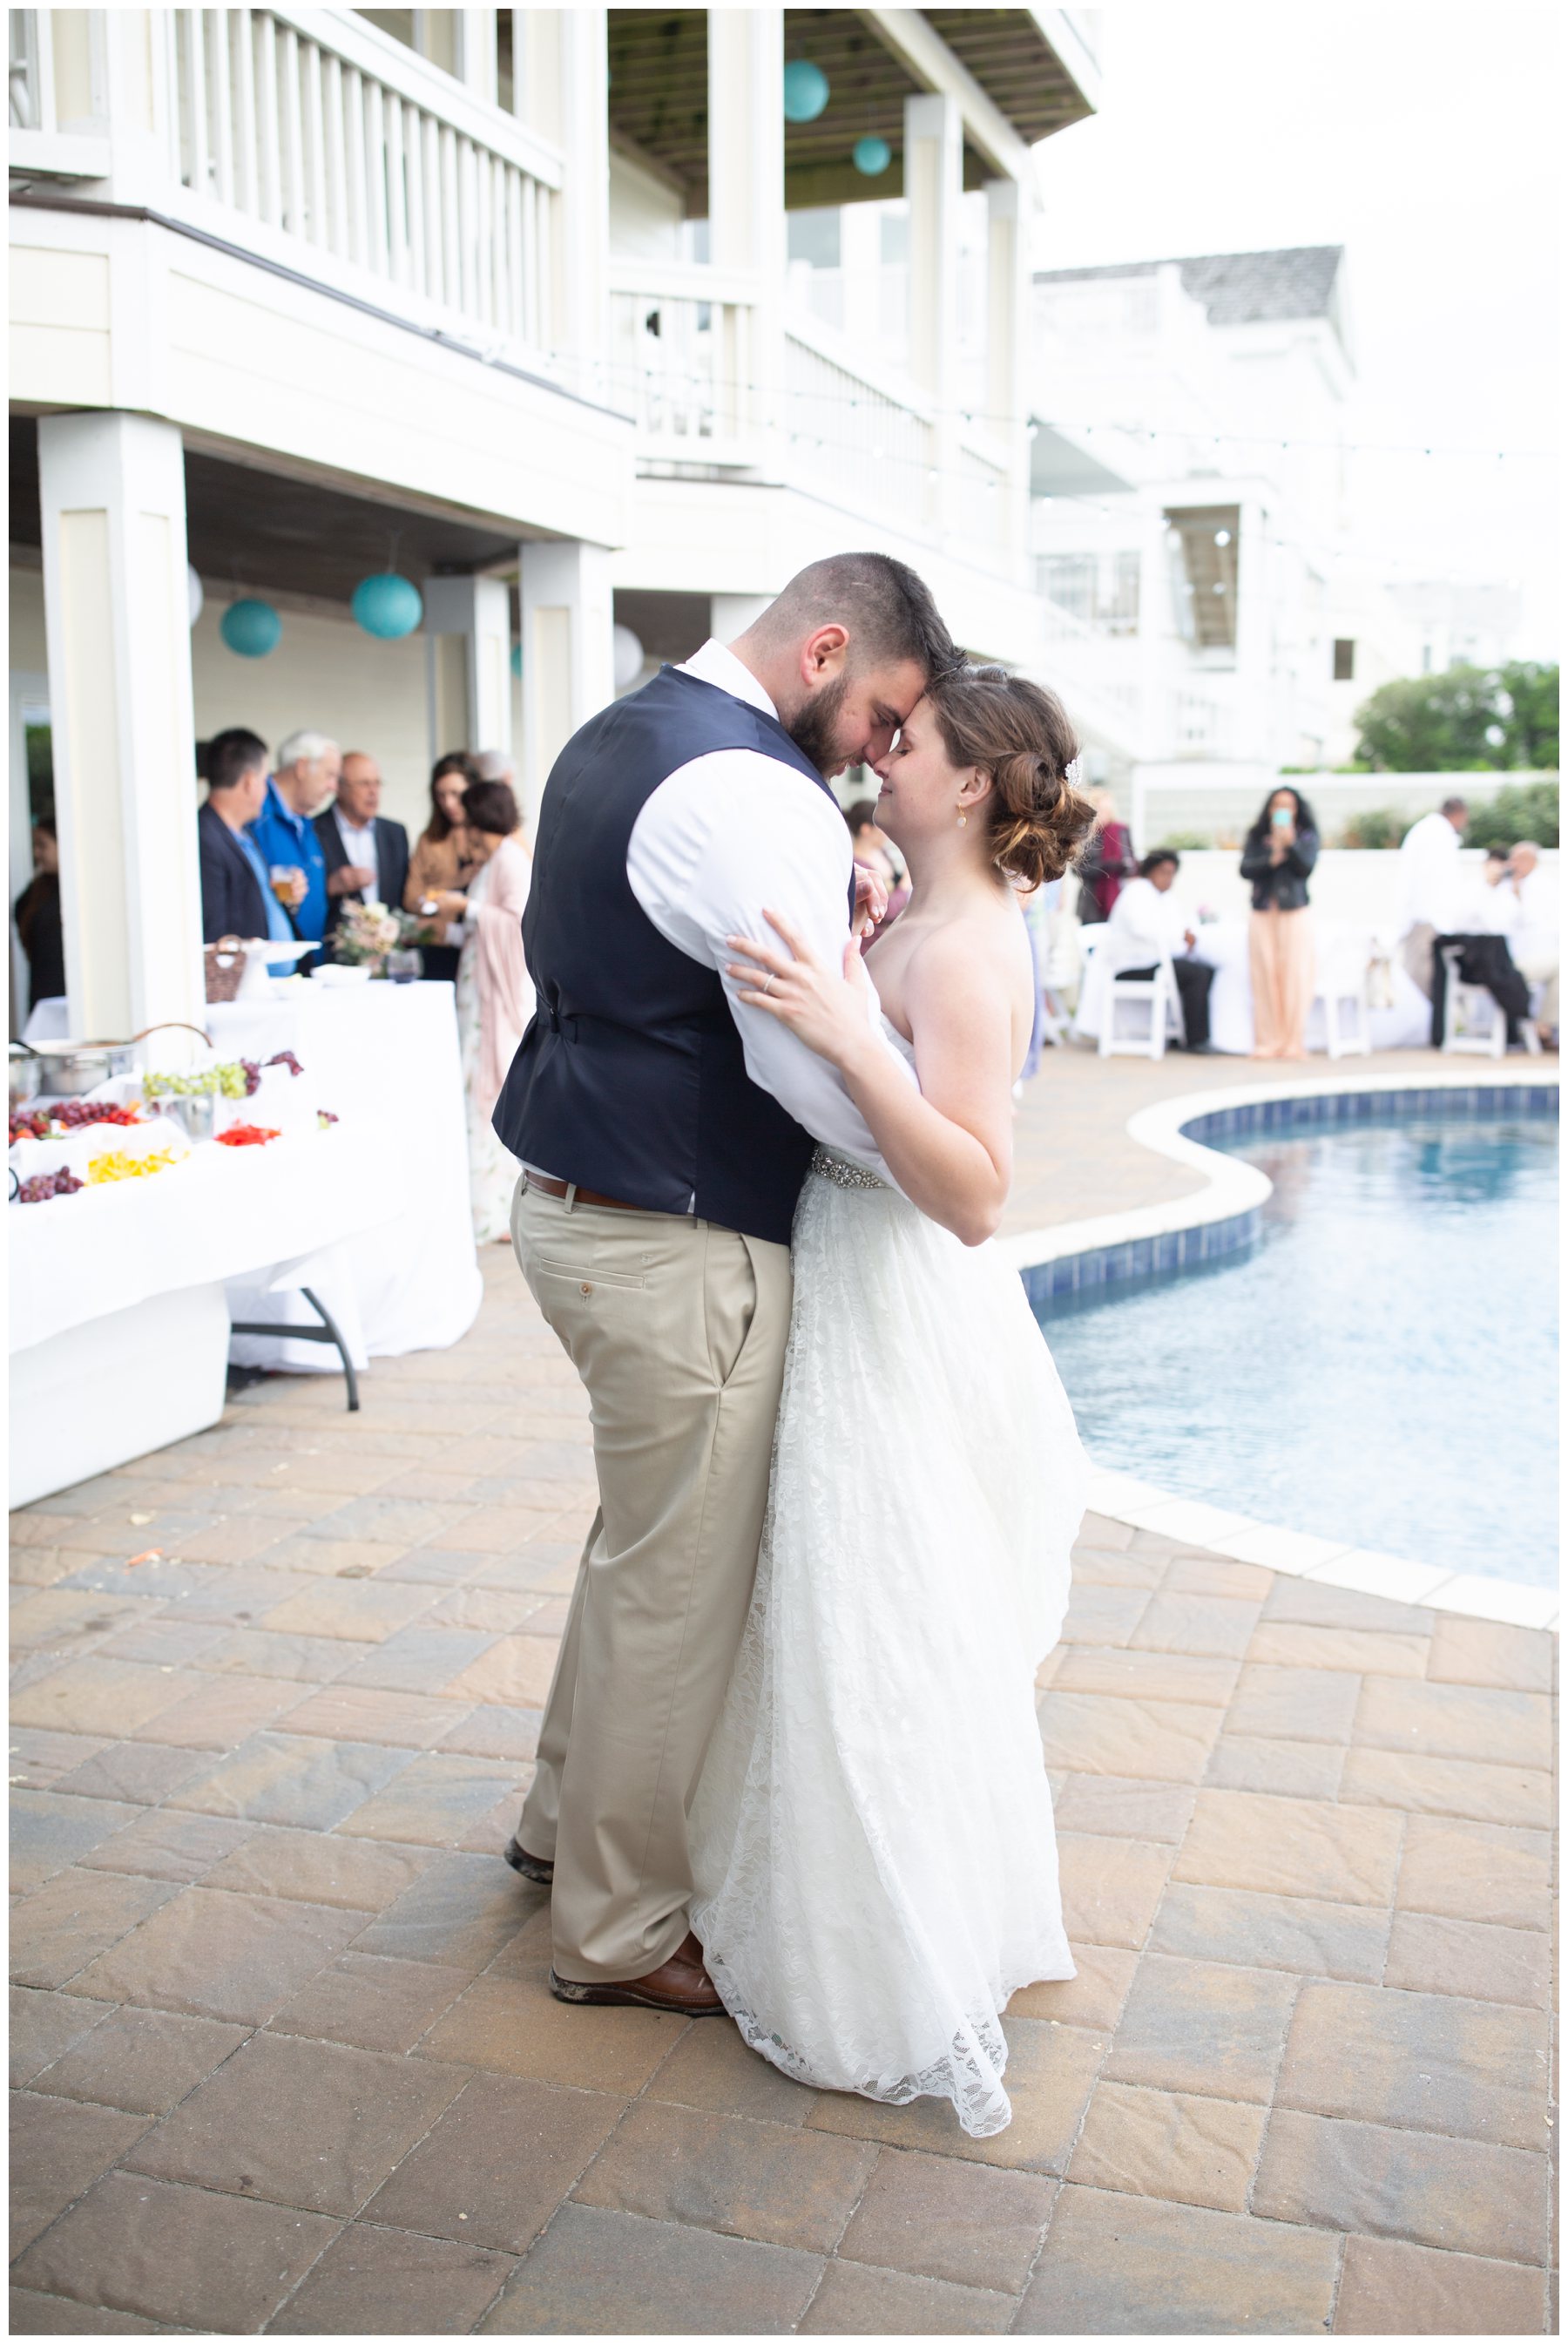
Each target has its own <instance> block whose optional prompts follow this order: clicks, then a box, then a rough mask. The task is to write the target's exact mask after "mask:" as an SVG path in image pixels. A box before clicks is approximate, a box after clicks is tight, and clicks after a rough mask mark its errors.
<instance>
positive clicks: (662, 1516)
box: [495, 553, 956, 2016]
mask: <svg viewBox="0 0 1568 2344" xmlns="http://www.w3.org/2000/svg"><path fill="white" fill-rule="evenodd" d="M955 656H956V654H955V652H954V651H953V646H952V643H951V641H950V637H949V635H948V631H947V629H946V628H945V627H944V626H943V624H942V622H941V620H940V618H939V616H938V615H937V611H936V607H935V605H934V603H933V602H932V601H931V597H930V591H928V589H927V588H926V586H925V585H924V584H923V583H922V581H920V579H919V578H918V577H916V575H915V573H914V572H913V571H911V570H910V569H907V568H906V567H905V565H904V564H903V563H902V562H900V561H892V560H890V558H889V557H888V556H887V555H885V554H879V553H849V554H840V555H837V556H834V557H833V558H831V559H829V560H828V561H817V562H813V563H812V564H811V565H810V567H809V569H806V570H803V571H800V573H799V576H798V577H796V578H793V579H792V580H791V581H790V582H789V585H788V586H786V587H785V589H784V591H783V592H782V593H781V594H780V595H779V598H778V600H777V601H775V602H773V603H772V604H770V606H769V608H768V609H767V610H766V611H764V612H763V613H762V615H761V617H760V618H759V619H758V620H757V621H756V622H755V624H754V625H752V626H751V627H749V629H748V630H747V631H746V632H745V634H743V635H741V636H740V637H739V640H738V641H737V642H734V643H732V644H730V645H729V648H728V649H726V648H725V647H724V646H723V645H722V644H719V643H717V642H709V643H706V644H704V646H703V648H702V650H701V651H700V652H698V654H697V656H696V657H695V658H694V659H691V660H689V661H688V662H686V663H685V664H684V665H683V666H680V667H665V668H662V669H661V670H660V672H659V673H658V675H657V676H655V677H654V678H653V680H652V681H651V682H648V683H647V684H645V685H644V686H643V687H642V689H641V690H640V691H638V692H633V693H631V694H629V695H628V698H626V699H624V700H619V701H616V702H613V703H612V704H611V705H610V706H609V707H608V708H606V709H604V710H602V711H601V712H600V713H599V714H598V715H597V716H595V717H592V718H590V719H589V721H588V723H587V724H585V725H584V726H583V728H582V730H581V731H580V732H578V733H576V734H575V735H574V737H573V738H572V739H571V740H570V741H568V743H567V745H566V747H565V748H564V749H563V750H562V752H561V753H560V755H559V757H558V759H557V761H556V763H555V767H554V770H553V771H552V773H551V774H550V777H549V781H548V784H547V785H546V789H545V794H544V800H543V803H542V805H541V808H540V813H539V823H538V839H537V842H536V851H535V856H534V871H533V883H532V887H531V891H530V894H529V897H528V910H527V912H526V913H525V914H524V918H523V939H524V943H525V944H526V945H527V948H528V968H529V972H530V974H531V975H532V977H533V980H534V985H535V988H536V991H537V994H538V1010H537V1013H536V1015H535V1017H534V1020H533V1023H532V1024H531V1025H530V1026H529V1027H528V1032H527V1033H526V1034H525V1035H524V1036H523V1039H522V1043H521V1045H520V1046H519V1048H518V1055H517V1057H516V1058H515V1059H514V1061H513V1063H512V1067H511V1071H510V1073H509V1074H508V1077H507V1082H506V1086H505V1087H504V1089H503V1090H502V1092H501V1096H500V1099H499V1101H498V1105H497V1108H496V1115H495V1127H496V1131H497V1133H498V1136H499V1137H500V1138H501V1140H502V1141H503V1142H504V1143H505V1145H506V1146H507V1147H508V1148H509V1149H510V1150H511V1153H512V1154H513V1155H514V1156H515V1157H518V1159H519V1161H520V1162H521V1163H522V1165H523V1166H524V1167H525V1168H524V1174H523V1177H522V1178H521V1179H520V1180H519V1182H518V1188H517V1194H516V1197H515V1199H514V1202H513V1207H512V1240H513V1244H514V1246H515V1248H516V1251H517V1256H518V1262H519V1263H520V1265H521V1267H522V1271H523V1275H524V1277H525V1278H527V1280H528V1286H529V1288H530V1290H531V1292H532V1293H533V1296H534V1298H535V1299H536V1301H537V1302H538V1306H539V1308H540V1309H541V1310H542V1312H543V1313H544V1316H545V1318H547V1319H548V1322H549V1324H550V1326H551V1327H552V1328H553V1329H554V1330H555V1333H556V1334H557V1336H558V1338H559V1339H560V1341H561V1343H562V1345H563V1346H564V1348H565V1349H566V1350H567V1351H568V1354H569V1355H570V1358H571V1360H572V1364H573V1365H574V1367H575V1368H576V1369H577V1370H578V1375H579V1376H580V1377H581V1378H582V1380H583V1382H584V1384H585V1385H586V1386H587V1389H588V1397H589V1400H590V1402H591V1415H592V1421H593V1437H594V1467H595V1471H596V1473H597V1476H598V1490H599V1510H598V1514H597V1516H596V1517H595V1520H594V1523H593V1527H592V1529H591V1530H590V1531H589V1533H588V1544H587V1546H586V1547H585V1549H584V1551H583V1557H582V1561H581V1563H580V1565H579V1567H578V1578H577V1586H576V1589H575V1591H574V1592H573V1595H572V1601H571V1608H570V1612H569V1615H568V1622H567V1629H566V1634H565V1636H564V1638H563V1640H562V1642H561V1651H560V1659H559V1661H558V1664H557V1668H556V1673H555V1680H554V1682H553V1683H552V1685H551V1687H550V1694H549V1701H548V1706H547V1709H546V1712H545V1718H544V1724H543V1727H542V1729H541V1732H540V1735H539V1752H538V1773H537V1774H536V1776H535V1780H534V1783H533V1787H532V1789H531V1790H530V1791H529V1793H528V1799H527V1801H526V1803H525V1804H524V1808H523V1814H522V1821H521V1823H520V1824H519V1826H518V1836H517V1838H516V1839H515V1840H514V1841H513V1842H512V1844H511V1845H510V1846H509V1847H508V1850H507V1855H508V1862H510V1863H511V1864H514V1865H515V1866H516V1868H517V1869H518V1871H519V1872H521V1873H524V1874H526V1875H527V1876H528V1878H529V1879H530V1880H536V1881H538V1882H541V1883H547V1882H548V1883H552V1884H553V1885H552V1898H551V1925H552V1933H553V1940H554V1967H553V1968H552V1970H551V1973H550V1986H551V1990H552V1992H553V1993H554V1994H556V1995H558V1998H559V1999H560V2000H562V2001H563V2002H581V2003H631V2004H636V2005H639V2006H644V2007H647V2008H650V2009H654V2010H671V2011H678V2012H680V2013H683V2014H686V2015H689V2016H700V2015H703V2014H705V2013H708V2012H712V2011H718V2010H719V2009H720V2008H721V2007H722V2005H721V2004H720V2002H719V1997H718V1995H717V1994H716V1993H715V1992H714V1989H713V1986H712V1985H711V1984H710V1982H709V1977H708V1975H707V1973H706V1971H705V1970H704V1968H703V1965H702V1948H701V1946H700V1945H699V1943H698V1941H697V1939H696V1937H695V1936H694V1935H692V1934H691V1931H690V1924H689V1907H690V1903H691V1895H692V1879H691V1869H690V1859H689V1853H688V1846H687V1815H688V1812H689V1808H690V1805H691V1800H692V1795H693V1793H694V1792H695V1790H696V1787H697V1783H698V1778H699V1774H700V1773H701V1769H702V1762H703V1756H704V1753H705V1752H706V1750H707V1747H708V1743H709V1736H710V1734H711V1733H712V1731H713V1727H714V1725H715V1723H716V1722H717V1719H718V1716H719V1708H720V1706H721V1704H722V1702H723V1699H724V1693H725V1688H726V1686H727V1684H728V1682H729V1672H730V1668H731V1664H732V1663H733V1661H734V1658H735V1653H736V1649H737V1647H738V1645H739V1641H740V1632H741V1629H742V1627H743V1626H744V1624H745V1620H746V1613H747V1609H748V1606H749V1601H750V1597H751V1589H752V1581H753V1578H754V1576H755V1572H756V1567H757V1551H758V1545H759V1541H760V1537H761V1531H762V1514H763V1507H764V1503H765V1501H766V1499H767V1495H768V1470H769V1452H770V1449H771V1444H772V1438H773V1421H774V1417H775V1415H776V1413H777V1409H778V1404H779V1386H780V1381H781V1379H782V1375H783V1368H784V1346H785V1339H786V1337H787V1336H788V1333H789V1290H790V1289H789V1228H790V1222H791V1220H792V1218H793V1216H794V1210H795V1202H796V1198H797V1197H798V1195H799V1190H800V1186H801V1183H802V1181H803V1180H804V1178H805V1176H806V1171H807V1167H808V1166H809V1163H810V1160H811V1151H812V1146H813V1142H814V1141H815V1140H819V1139H820V1140H825V1141H828V1142H829V1143H831V1144H832V1145H834V1146H836V1147H841V1148H844V1149H847V1150H849V1152H851V1153H853V1154H855V1155H857V1156H859V1157H863V1158H864V1157H870V1158H871V1159H873V1160H875V1157H876V1149H875V1147H874V1144H873V1142H872V1140H871V1137H870V1135H869V1132H868V1130H867V1129H866V1127H865V1125H864V1124H863V1123H862V1121H861V1119H860V1116H859V1112H858V1111H857V1110H856V1108H855V1107H854V1106H853V1105H852V1104H851V1102H850V1101H849V1097H848V1096H847V1094H846V1093H845V1092H844V1091H843V1090H842V1089H841V1088H840V1086H839V1081H838V1077H837V1076H836V1075H835V1074H834V1072H833V1070H832V1069H831V1068H830V1067H829V1066H828V1065H827V1064H826V1062H825V1061H824V1060H822V1059H820V1058H818V1057H815V1056H813V1055H812V1054H811V1053H810V1052H809V1050H807V1049H806V1048H805V1046H804V1045H803V1044H801V1043H800V1042H799V1041H798V1040H797V1039H796V1037H795V1036H793V1035H791V1034H790V1033H789V1032H788V1031H787V1029H785V1028H784V1027H783V1026H781V1025H779V1024H778V1022H777V1021H776V1020H774V1019H771V1018H769V1017H768V1016H767V1015H766V1014H765V1013H763V1012H761V1011H759V1010H757V1009H754V1008H749V1007H747V1006H745V1005H742V1004H740V1003H739V1002H737V1000H736V998H735V992H736V987H735V985H734V984H733V983H732V982H731V980H729V978H728V977H726V976H725V975H723V974H722V972H723V969H724V966H725V964H726V962H727V960H728V959H729V953H728V950H727V947H726V944H725V939H726V937H727V936H729V935H740V934H746V935H753V936H762V935H770V934H771V931H770V930H769V929H767V928H766V926H765V924H764V922H763V917H762V914H763V908H764V906H765V905H766V906H767V907H769V909H771V910H773V911H776V912H779V913H781V914H784V915H785V916H786V917H787V918H788V919H789V920H791V921H793V922H794V923H795V924H796V926H797V928H798V929H799V931H800V932H801V933H802V934H803V935H805V936H806V938H807V939H808V940H809V943H810V944H811V945H813V946H814V948H815V949H816V950H817V951H818V952H819V954H820V955H822V957H823V958H824V959H825V960H828V961H829V963H830V964H831V963H832V962H834V961H835V960H836V959H837V958H839V957H841V955H842V952H843V947H844V945H845V943H846V942H847V940H848V938H849V927H850V921H851V918H852V916H853V914H854V909H855V894H856V881H855V875H854V868H853V864H852V862H851V857H850V849H849V833H848V831H847V830H846V828H845V826H844V821H843V817H842V816H841V814H840V813H839V809H838V806H837V804H836V803H835V801H834V799H833V796H832V794H831V793H830V792H829V788H828V786H827V776H828V775H829V774H831V773H838V772H839V771H840V770H841V769H842V768H843V767H844V766H845V765H848V764H850V763H854V762H855V761H856V760H858V759H864V760H866V761H868V762H873V761H875V760H877V759H879V758H881V757H883V756H885V755H886V754H887V752H888V750H889V748H890V746H891V743H892V740H893V735H894V733H895V732H897V730H898V728H899V726H900V724H901V723H902V722H904V720H905V719H906V718H907V717H908V715H909V713H910V710H911V709H912V708H913V707H914V705H915V703H916V702H917V701H918V700H920V697H921V695H922V693H923V692H924V691H925V689H926V685H927V682H928V681H929V680H930V677H931V676H932V675H933V674H936V673H939V672H941V671H942V670H943V669H944V668H946V667H947V666H949V665H950V664H951V663H952V662H953V660H954V658H955Z"/></svg>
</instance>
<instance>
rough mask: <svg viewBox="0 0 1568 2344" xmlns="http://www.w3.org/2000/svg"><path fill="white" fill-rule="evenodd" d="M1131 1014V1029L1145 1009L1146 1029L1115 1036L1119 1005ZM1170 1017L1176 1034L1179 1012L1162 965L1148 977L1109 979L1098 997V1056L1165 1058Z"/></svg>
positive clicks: (1116, 977)
mask: <svg viewBox="0 0 1568 2344" xmlns="http://www.w3.org/2000/svg"><path fill="white" fill-rule="evenodd" d="M1123 1005H1126V1006H1128V1007H1130V1008H1131V1010H1132V1012H1133V1020H1134V1026H1135V1027H1136V1025H1137V1022H1138V1013H1139V1012H1140V1011H1141V1010H1143V1009H1144V1008H1145V1006H1147V1015H1148V1021H1149V1022H1148V1026H1147V1029H1146V1030H1145V1031H1144V1032H1142V1033H1139V1032H1137V1031H1136V1030H1134V1031H1133V1032H1131V1033H1128V1032H1127V1031H1126V1030H1125V1029H1123V1030H1122V1031H1121V1032H1120V1033H1119V1031H1118V1020H1117V1014H1116V1013H1117V1011H1118V1009H1119V1008H1121V1006H1123ZM1172 1015H1174V1020H1175V1024H1176V1028H1177V1032H1178V1033H1180V1032H1181V1006H1180V1005H1179V1003H1178V1002H1177V999H1176V988H1175V986H1174V985H1172V984H1171V972H1170V970H1169V969H1168V968H1167V967H1165V965H1163V963H1161V965H1160V966H1159V967H1158V968H1157V969H1156V970H1155V972H1154V974H1153V975H1152V976H1113V977H1111V980H1110V981H1109V983H1108V984H1107V985H1106V986H1105V989H1104V991H1103V992H1102V993H1101V997H1100V1055H1101V1057H1102V1058H1111V1057H1115V1056H1122V1057H1132V1058H1162V1057H1163V1056H1165V1028H1166V1025H1167V1023H1168V1022H1170V1021H1171V1017H1172Z"/></svg>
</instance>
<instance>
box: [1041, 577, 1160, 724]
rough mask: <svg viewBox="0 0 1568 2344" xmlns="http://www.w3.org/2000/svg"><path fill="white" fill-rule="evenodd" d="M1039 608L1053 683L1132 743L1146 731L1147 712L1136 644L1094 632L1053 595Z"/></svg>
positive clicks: (1084, 620)
mask: <svg viewBox="0 0 1568 2344" xmlns="http://www.w3.org/2000/svg"><path fill="white" fill-rule="evenodd" d="M1040 610H1041V612H1042V614H1043V617H1044V631H1043V639H1044V650H1045V662H1046V666H1047V669H1048V671H1049V672H1050V678H1051V681H1052V682H1053V683H1054V684H1055V685H1056V686H1057V688H1058V690H1060V692H1063V693H1064V695H1065V696H1066V697H1067V698H1068V700H1069V702H1071V700H1072V699H1073V698H1074V696H1075V695H1077V694H1082V695H1083V696H1084V697H1085V698H1086V700H1091V701H1092V702H1093V703H1094V706H1095V710H1096V711H1097V712H1102V713H1103V715H1104V717H1105V718H1108V719H1109V720H1110V722H1111V725H1112V727H1113V728H1114V729H1115V730H1116V731H1117V732H1119V734H1120V735H1121V737H1122V738H1124V739H1127V740H1131V739H1133V738H1134V737H1135V736H1137V735H1138V734H1139V733H1140V732H1141V726H1142V722H1143V712H1144V707H1143V690H1142V685H1141V681H1140V677H1139V672H1138V665H1137V659H1138V645H1137V643H1136V642H1129V641H1128V640H1127V638H1126V637H1124V636H1116V635H1111V634H1107V633H1106V632H1105V631H1104V630H1103V629H1102V628H1100V627H1095V626H1091V624H1090V622H1089V621H1088V620H1086V619H1081V618H1080V617H1079V616H1078V614H1077V612H1076V611H1069V610H1068V609H1066V607H1065V606H1064V605H1063V604H1062V603H1060V602H1054V601H1051V599H1050V595H1048V594H1041V595H1040Z"/></svg>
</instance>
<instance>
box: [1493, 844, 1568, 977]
mask: <svg viewBox="0 0 1568 2344" xmlns="http://www.w3.org/2000/svg"><path fill="white" fill-rule="evenodd" d="M1508 884H1510V883H1509V882H1508V881H1507V880H1504V882H1503V885H1504V886H1507V885H1508ZM1513 884H1516V885H1517V887H1518V891H1519V894H1518V902H1519V926H1518V929H1517V932H1516V935H1515V941H1514V953H1513V956H1514V958H1515V960H1517V961H1518V962H1519V963H1520V964H1521V965H1523V963H1524V962H1525V961H1529V962H1531V963H1532V965H1533V964H1534V963H1536V962H1544V961H1546V960H1549V959H1552V958H1553V957H1554V956H1555V955H1556V953H1557V950H1558V941H1557V923H1558V901H1557V874H1556V872H1555V871H1549V870H1548V869H1547V868H1546V866H1545V864H1543V863H1538V864H1536V866H1535V868H1534V870H1533V871H1531V872H1529V873H1527V874H1526V875H1525V876H1524V877H1523V879H1521V880H1518V881H1517V882H1515V883H1513Z"/></svg>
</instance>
